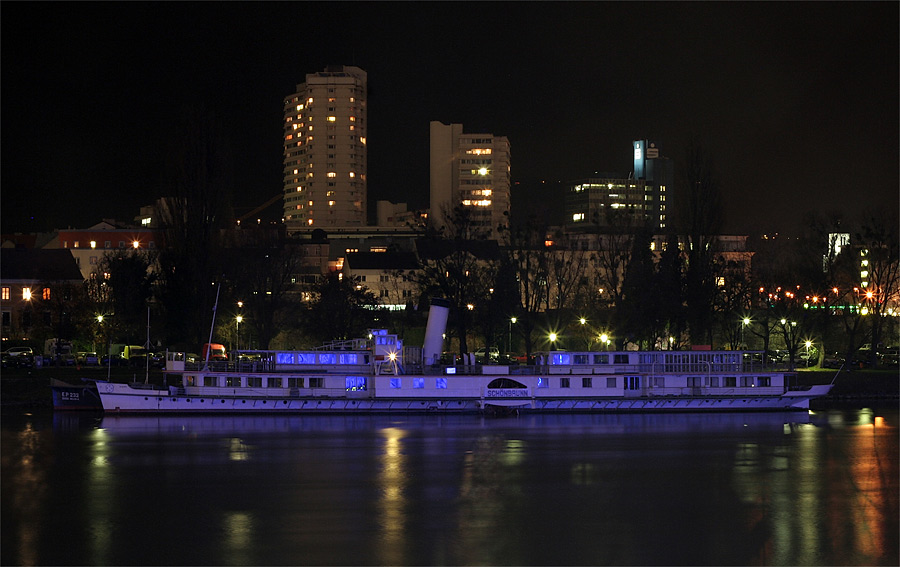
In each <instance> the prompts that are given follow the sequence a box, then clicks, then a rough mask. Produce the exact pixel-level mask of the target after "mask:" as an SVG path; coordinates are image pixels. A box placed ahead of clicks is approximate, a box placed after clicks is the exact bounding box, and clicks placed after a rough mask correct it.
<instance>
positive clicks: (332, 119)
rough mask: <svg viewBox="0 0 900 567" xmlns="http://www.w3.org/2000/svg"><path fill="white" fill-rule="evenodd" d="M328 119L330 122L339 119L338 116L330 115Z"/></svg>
mask: <svg viewBox="0 0 900 567" xmlns="http://www.w3.org/2000/svg"><path fill="white" fill-rule="evenodd" d="M328 121H329V122H336V121H337V118H336V117H334V116H329V117H328Z"/></svg>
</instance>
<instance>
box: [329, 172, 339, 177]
mask: <svg viewBox="0 0 900 567" xmlns="http://www.w3.org/2000/svg"><path fill="white" fill-rule="evenodd" d="M328 177H337V173H335V172H333V171H329V172H328Z"/></svg>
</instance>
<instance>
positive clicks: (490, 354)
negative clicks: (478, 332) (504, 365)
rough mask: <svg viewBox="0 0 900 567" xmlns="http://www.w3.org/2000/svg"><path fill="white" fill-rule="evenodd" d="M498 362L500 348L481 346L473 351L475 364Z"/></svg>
mask: <svg viewBox="0 0 900 567" xmlns="http://www.w3.org/2000/svg"><path fill="white" fill-rule="evenodd" d="M498 362H500V349H498V348H497V347H490V348H484V347H482V348H480V349H478V350H476V351H475V363H476V364H497V363H498Z"/></svg>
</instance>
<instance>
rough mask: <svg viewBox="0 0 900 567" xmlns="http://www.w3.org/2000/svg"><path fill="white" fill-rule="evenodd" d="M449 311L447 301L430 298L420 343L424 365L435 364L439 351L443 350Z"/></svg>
mask: <svg viewBox="0 0 900 567" xmlns="http://www.w3.org/2000/svg"><path fill="white" fill-rule="evenodd" d="M449 313H450V302H449V301H447V300H446V299H443V298H441V297H432V298H431V309H429V311H428V324H427V325H426V326H425V344H424V345H422V357H423V358H424V362H425V364H426V365H430V364H437V363H438V361H439V360H440V358H441V353H442V352H443V351H444V331H446V330H447V316H448V315H449Z"/></svg>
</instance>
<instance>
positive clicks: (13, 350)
mask: <svg viewBox="0 0 900 567" xmlns="http://www.w3.org/2000/svg"><path fill="white" fill-rule="evenodd" d="M3 354H6V355H9V356H21V355H23V354H26V355H27V354H30V355H31V356H34V349H32V348H31V347H30V346H14V347H9V348H8V349H6V352H4V353H3Z"/></svg>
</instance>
